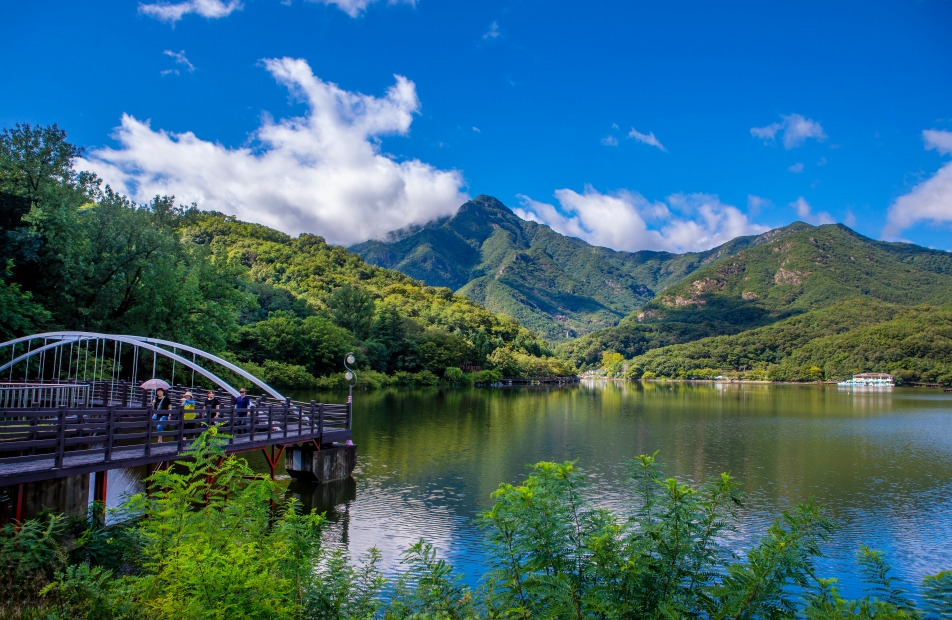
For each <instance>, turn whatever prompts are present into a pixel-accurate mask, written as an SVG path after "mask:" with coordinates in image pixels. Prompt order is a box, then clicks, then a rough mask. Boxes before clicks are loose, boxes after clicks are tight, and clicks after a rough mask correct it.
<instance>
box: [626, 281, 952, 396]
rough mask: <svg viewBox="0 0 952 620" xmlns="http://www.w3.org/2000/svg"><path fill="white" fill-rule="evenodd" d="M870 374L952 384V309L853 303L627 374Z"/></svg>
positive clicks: (652, 356)
mask: <svg viewBox="0 0 952 620" xmlns="http://www.w3.org/2000/svg"><path fill="white" fill-rule="evenodd" d="M619 365H621V364H619ZM871 371H875V372H888V373H891V374H893V375H895V376H896V378H897V379H898V380H899V381H927V382H939V383H944V384H949V383H952V308H949V307H934V306H914V307H907V306H900V305H898V304H889V303H885V302H880V301H875V300H869V299H852V300H849V301H845V302H842V303H839V304H835V305H833V306H830V307H828V308H824V309H820V310H813V311H810V312H806V313H803V314H800V315H797V316H794V317H791V318H789V319H786V320H783V321H779V322H777V323H775V324H773V325H769V326H766V327H760V328H757V329H751V330H748V331H745V332H743V333H740V334H737V335H734V336H715V337H710V338H703V339H700V340H696V341H694V342H690V343H687V344H680V345H672V346H667V347H661V348H657V349H652V350H650V351H648V352H647V353H644V354H643V355H638V356H635V357H634V358H633V359H632V360H630V361H629V362H628V368H627V372H626V376H628V377H630V378H655V377H667V378H676V379H712V378H714V377H717V376H721V375H727V376H731V377H737V378H744V379H759V380H776V381H822V380H827V381H829V380H842V379H846V378H849V377H850V376H851V375H853V374H857V373H860V372H871Z"/></svg>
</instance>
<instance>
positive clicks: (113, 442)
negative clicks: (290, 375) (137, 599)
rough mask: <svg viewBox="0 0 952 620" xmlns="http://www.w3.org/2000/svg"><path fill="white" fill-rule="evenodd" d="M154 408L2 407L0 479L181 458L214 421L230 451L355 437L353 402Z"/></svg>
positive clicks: (3, 483)
mask: <svg viewBox="0 0 952 620" xmlns="http://www.w3.org/2000/svg"><path fill="white" fill-rule="evenodd" d="M155 413H156V412H154V411H153V410H152V409H151V408H150V407H146V408H143V407H117V406H108V407H102V406H100V407H95V406H91V407H81V408H73V407H58V408H40V407H33V408H30V409H20V408H0V487H9V486H14V485H20V484H24V483H30V482H38V481H43V480H51V479H54V478H60V477H66V476H73V475H79V474H88V473H93V472H103V471H107V470H110V469H117V468H123V467H133V466H136V465H145V464H151V463H160V462H164V461H171V460H175V459H177V458H181V457H182V453H183V452H184V451H186V450H187V449H188V448H189V446H190V445H191V444H192V442H193V441H194V439H195V438H196V437H197V436H198V435H199V434H200V433H202V432H204V430H205V429H206V428H208V427H209V426H215V427H216V429H217V432H218V433H221V434H225V435H227V436H229V439H228V443H227V445H226V446H225V451H226V452H227V453H234V452H243V451H247V450H256V449H267V448H269V447H283V446H287V445H291V444H297V443H311V442H313V443H314V444H316V445H317V446H318V447H320V446H324V445H329V444H332V443H335V442H341V443H343V442H346V441H347V440H349V439H351V420H352V409H351V405H350V404H349V403H348V404H325V403H316V402H314V401H312V402H310V403H296V402H293V401H291V400H286V401H285V402H269V401H268V400H267V399H263V398H262V399H259V400H258V402H257V403H255V406H253V407H252V408H250V409H248V410H243V409H236V408H235V407H229V408H222V409H219V410H218V411H217V412H214V411H201V410H199V411H197V412H192V411H187V410H185V409H184V408H182V407H178V408H173V409H171V410H168V411H162V412H160V413H161V414H162V415H166V414H168V418H169V419H168V420H160V419H153V418H158V416H156V415H154V414H155ZM216 413H217V417H216V415H215V414H216ZM192 416H194V418H192V419H188V418H191V417H192ZM160 429H161V430H160Z"/></svg>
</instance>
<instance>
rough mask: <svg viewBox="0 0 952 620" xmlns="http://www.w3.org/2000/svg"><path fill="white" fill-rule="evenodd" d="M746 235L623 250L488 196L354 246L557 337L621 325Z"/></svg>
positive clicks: (743, 242) (746, 240)
mask: <svg viewBox="0 0 952 620" xmlns="http://www.w3.org/2000/svg"><path fill="white" fill-rule="evenodd" d="M757 240H758V238H757V237H741V238H738V239H735V240H733V241H731V242H729V243H727V244H724V245H723V246H720V247H718V248H714V249H712V250H709V251H706V252H699V253H688V254H680V255H679V254H671V253H668V252H650V251H643V252H616V251H615V250H611V249H608V248H602V247H595V246H592V245H589V244H588V243H585V242H584V241H582V240H581V239H576V238H574V237H567V236H565V235H562V234H559V233H557V232H555V231H553V230H552V229H551V228H549V227H548V226H544V225H541V224H537V223H536V222H529V221H526V220H522V219H520V218H519V217H517V216H516V215H515V214H514V213H513V212H512V211H510V210H509V208H507V207H506V206H505V205H504V204H502V203H501V202H499V201H498V200H496V199H495V198H492V197H490V196H479V197H477V198H476V199H474V200H471V201H470V202H468V203H466V204H464V205H462V206H461V207H460V208H459V211H458V212H457V213H456V215H454V216H453V217H451V218H444V219H441V220H437V221H434V222H431V223H429V224H427V225H425V226H422V227H418V228H413V229H408V230H403V231H396V232H394V233H392V234H391V235H390V237H389V238H388V239H386V240H383V241H367V242H365V243H361V244H358V245H355V246H353V247H352V248H351V249H352V250H354V251H355V252H358V253H359V254H361V255H362V256H363V257H364V258H365V259H366V260H367V261H368V262H370V263H373V264H376V265H381V266H384V267H390V268H393V269H397V270H399V271H401V272H403V273H406V274H408V275H410V276H412V277H414V278H418V279H420V280H423V281H425V282H426V283H428V284H432V285H438V286H447V287H449V288H452V289H454V290H456V291H458V292H459V293H461V294H463V295H466V296H467V297H469V298H470V299H472V300H474V301H476V302H478V303H480V304H482V305H483V306H485V307H487V308H489V309H490V310H492V311H494V312H501V313H504V314H507V315H509V316H512V317H515V318H516V319H518V320H519V322H520V323H521V324H522V325H525V326H526V327H529V328H531V329H534V330H536V331H538V332H539V333H541V334H543V335H544V336H546V337H547V338H548V339H549V340H550V341H552V342H557V341H561V340H566V339H568V338H572V337H575V336H578V335H581V334H586V333H589V332H592V331H594V330H597V329H600V328H604V327H609V326H611V325H615V324H616V323H617V322H618V321H619V320H620V319H621V318H623V317H624V316H626V315H627V314H629V313H630V312H632V311H633V310H635V309H636V308H639V307H640V306H641V305H642V304H644V303H645V302H647V301H649V300H650V299H652V298H653V297H654V296H655V294H656V293H657V292H658V291H660V290H662V289H664V288H666V287H667V286H669V285H671V284H673V283H675V282H678V281H680V280H681V279H683V278H684V277H685V276H687V275H688V274H690V273H691V272H693V271H695V270H696V269H698V268H700V267H702V266H704V265H706V264H709V263H711V262H712V261H716V260H718V259H719V258H721V257H722V256H725V255H730V254H733V253H736V252H737V251H739V250H740V249H743V248H745V247H747V246H749V245H750V244H752V243H757V242H758V241H757Z"/></svg>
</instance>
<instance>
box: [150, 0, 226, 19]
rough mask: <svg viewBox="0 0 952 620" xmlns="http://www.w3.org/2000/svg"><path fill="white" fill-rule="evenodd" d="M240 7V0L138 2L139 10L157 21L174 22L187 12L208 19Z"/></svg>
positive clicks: (218, 16)
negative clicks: (227, 0) (225, 0)
mask: <svg viewBox="0 0 952 620" xmlns="http://www.w3.org/2000/svg"><path fill="white" fill-rule="evenodd" d="M241 8H242V4H241V2H240V0H229V2H223V1H222V0H188V1H187V2H156V3H154V4H144V3H140V4H139V12H140V13H142V14H144V15H148V16H149V17H154V18H155V19H158V20H159V21H163V22H171V23H173V24H174V23H175V22H177V21H178V20H180V19H182V17H184V16H185V15H188V14H189V13H195V14H197V15H201V16H202V17H207V18H209V19H219V18H222V17H228V16H229V15H231V14H232V13H234V12H235V11H238V10H240V9H241Z"/></svg>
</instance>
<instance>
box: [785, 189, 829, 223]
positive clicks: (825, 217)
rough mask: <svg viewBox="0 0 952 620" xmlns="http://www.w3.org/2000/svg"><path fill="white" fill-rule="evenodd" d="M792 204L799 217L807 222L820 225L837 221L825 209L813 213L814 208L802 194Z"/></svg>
mask: <svg viewBox="0 0 952 620" xmlns="http://www.w3.org/2000/svg"><path fill="white" fill-rule="evenodd" d="M790 206H791V207H793V208H794V209H795V210H796V212H797V217H798V218H800V219H801V220H802V221H804V222H806V223H807V224H813V225H814V226H819V225H821V224H833V223H834V222H836V220H834V219H833V216H832V215H830V214H829V213H827V212H826V211H823V212H822V213H813V209H812V208H811V207H810V204H809V203H808V202H807V201H806V200H805V199H804V198H803V196H800V197H799V198H797V199H796V201H794V202H791V203H790Z"/></svg>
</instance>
